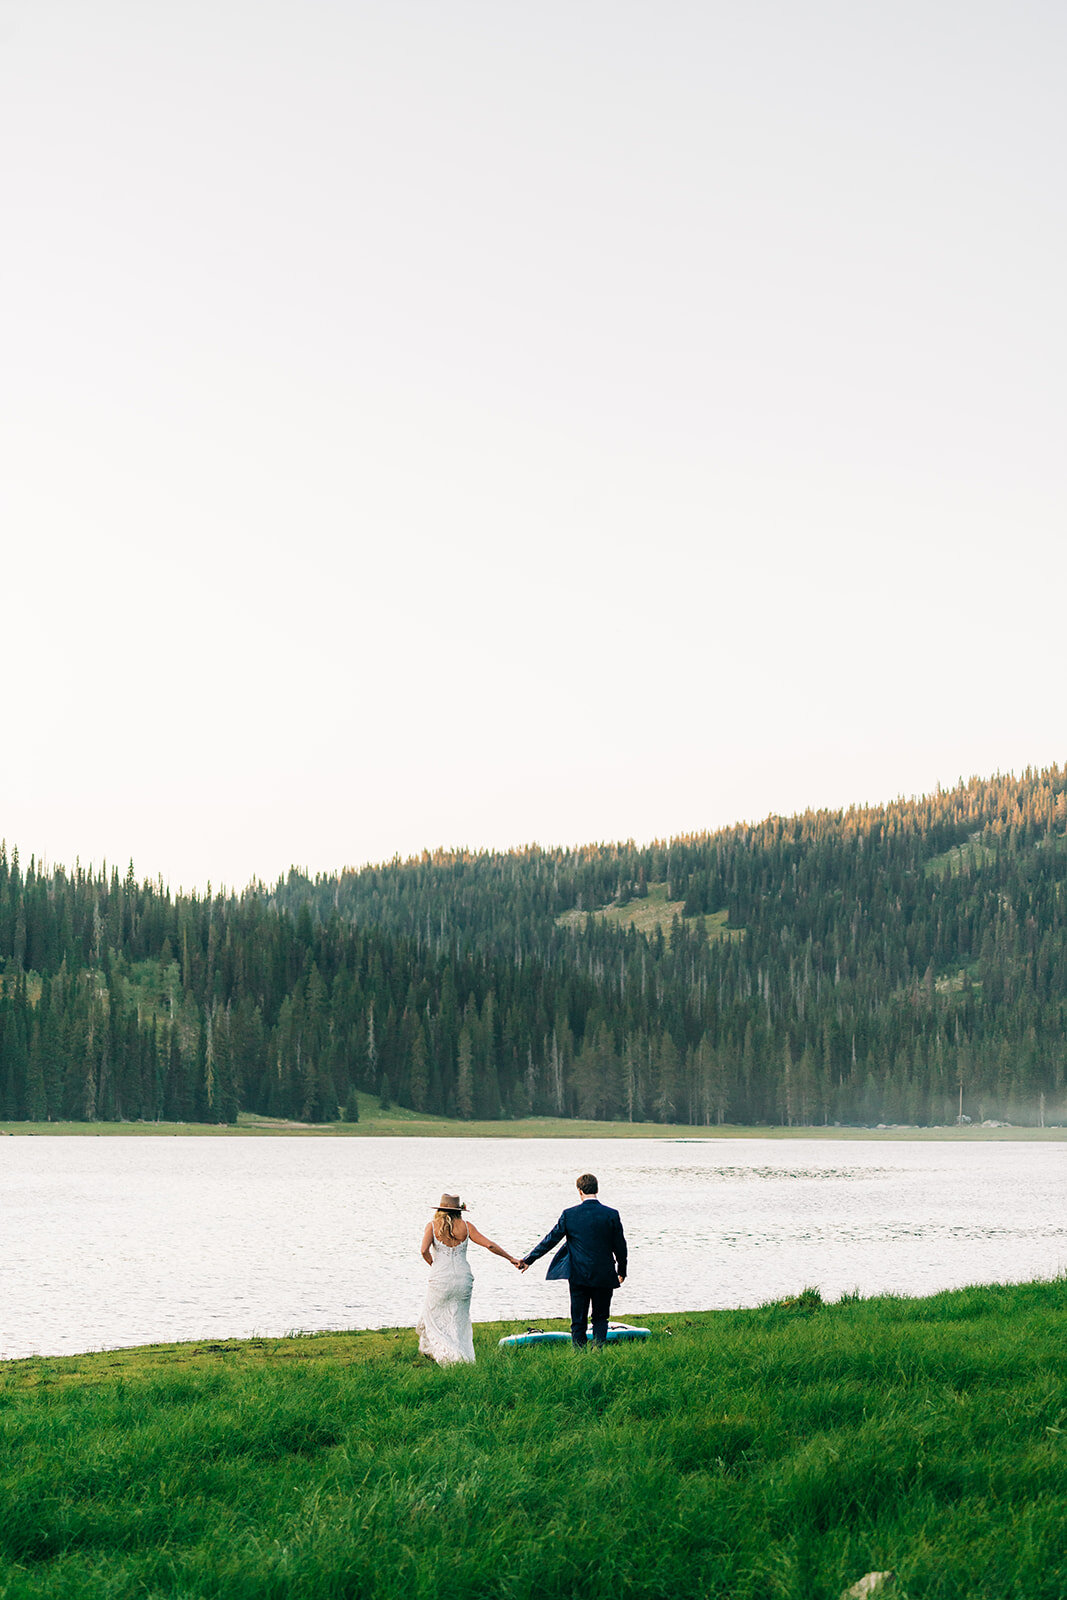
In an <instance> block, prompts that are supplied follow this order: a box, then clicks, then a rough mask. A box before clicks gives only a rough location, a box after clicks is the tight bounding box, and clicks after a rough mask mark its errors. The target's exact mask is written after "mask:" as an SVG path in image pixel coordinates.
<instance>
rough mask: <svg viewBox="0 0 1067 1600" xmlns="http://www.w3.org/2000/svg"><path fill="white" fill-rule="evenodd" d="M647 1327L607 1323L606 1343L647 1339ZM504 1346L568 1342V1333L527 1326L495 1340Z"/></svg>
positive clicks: (623, 1323) (626, 1323)
mask: <svg viewBox="0 0 1067 1600" xmlns="http://www.w3.org/2000/svg"><path fill="white" fill-rule="evenodd" d="M648 1335H649V1330H648V1328H631V1326H630V1324H629V1323H628V1322H609V1323H608V1343H609V1344H623V1343H626V1342H628V1341H629V1340H631V1339H647V1338H648ZM497 1342H498V1344H500V1345H501V1346H504V1347H513V1346H517V1345H520V1344H570V1342H571V1336H570V1334H569V1333H543V1332H542V1331H541V1329H540V1328H527V1330H526V1332H525V1333H509V1334H507V1335H506V1336H505V1337H504V1338H503V1339H500V1340H498V1341H497Z"/></svg>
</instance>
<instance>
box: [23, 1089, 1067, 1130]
mask: <svg viewBox="0 0 1067 1600" xmlns="http://www.w3.org/2000/svg"><path fill="white" fill-rule="evenodd" d="M359 1101H360V1113H359V1121H358V1122H327V1123H309V1122H290V1121H287V1120H286V1119H284V1118H281V1117H259V1116H255V1115H254V1114H253V1113H252V1112H247V1111H242V1112H241V1113H240V1115H239V1116H238V1118H237V1123H236V1126H232V1127H231V1126H227V1125H226V1124H223V1123H205V1122H0V1136H3V1135H5V1134H15V1135H22V1136H24V1137H30V1136H33V1137H36V1136H40V1135H42V1134H48V1135H50V1136H55V1135H56V1134H72V1135H80V1136H82V1137H88V1138H92V1137H94V1136H95V1137H105V1138H133V1137H139V1136H144V1137H148V1138H152V1137H155V1138H174V1137H175V1136H176V1135H179V1134H180V1135H182V1136H188V1137H194V1138H207V1139H211V1138H259V1137H266V1138H271V1137H278V1136H281V1135H284V1136H289V1137H292V1136H297V1137H300V1138H311V1139H331V1138H341V1139H366V1138H379V1139H381V1138H421V1139H925V1140H930V1139H953V1140H960V1139H962V1140H968V1141H971V1142H974V1141H975V1140H984V1139H993V1140H998V1139H1000V1140H1003V1139H1036V1140H1050V1139H1067V1128H1062V1127H1056V1128H1011V1127H1004V1128H983V1127H981V1126H971V1127H966V1128H955V1127H951V1128H905V1127H892V1128H848V1127H841V1128H827V1127H822V1126H819V1127H812V1128H775V1127H746V1128H742V1127H737V1126H735V1125H733V1124H730V1123H726V1124H724V1125H723V1126H722V1127H721V1128H719V1127H711V1128H705V1127H700V1126H697V1127H694V1126H692V1125H691V1124H689V1123H684V1122H679V1123H666V1122H592V1121H579V1120H578V1119H576V1118H575V1119H573V1120H572V1119H570V1118H567V1117H518V1118H512V1119H510V1120H508V1121H505V1122H461V1121H459V1120H458V1118H455V1117H431V1116H424V1115H422V1114H420V1113H419V1112H417V1111H406V1110H404V1108H403V1107H401V1106H393V1107H391V1108H390V1109H389V1110H388V1111H383V1110H382V1109H381V1108H380V1106H379V1104H378V1101H377V1098H376V1097H375V1096H374V1095H369V1094H361V1095H360V1097H359Z"/></svg>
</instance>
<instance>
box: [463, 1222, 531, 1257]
mask: <svg viewBox="0 0 1067 1600" xmlns="http://www.w3.org/2000/svg"><path fill="white" fill-rule="evenodd" d="M467 1232H468V1233H469V1234H470V1236H471V1238H472V1239H473V1240H474V1242H475V1244H480V1245H481V1246H482V1249H483V1250H489V1251H491V1252H492V1254H493V1255H494V1256H503V1258H504V1260H505V1261H510V1262H511V1265H512V1266H513V1267H517V1266H518V1264H519V1263H518V1262H517V1261H516V1259H515V1257H514V1256H509V1255H508V1253H507V1251H506V1250H501V1248H500V1246H499V1245H498V1244H494V1243H493V1241H492V1239H487V1238H486V1237H485V1234H484V1233H479V1232H478V1229H477V1228H476V1227H475V1226H474V1223H473V1222H468V1223H467Z"/></svg>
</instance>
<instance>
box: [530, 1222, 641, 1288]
mask: <svg viewBox="0 0 1067 1600" xmlns="http://www.w3.org/2000/svg"><path fill="white" fill-rule="evenodd" d="M561 1239H564V1240H565V1241H566V1243H565V1244H564V1246H563V1249H562V1250H560V1251H558V1252H557V1253H556V1255H555V1256H554V1257H553V1258H552V1262H551V1264H550V1266H549V1269H548V1276H549V1277H550V1278H569V1279H570V1280H571V1282H572V1283H584V1284H588V1285H589V1286H590V1287H591V1288H593V1289H606V1288H608V1287H609V1286H610V1287H612V1288H614V1287H615V1286H616V1285H617V1284H618V1281H619V1279H620V1278H625V1276H626V1235H625V1234H624V1233H623V1231H622V1219H621V1217H620V1216H619V1213H618V1212H617V1211H613V1210H612V1209H611V1207H610V1206H602V1205H601V1204H600V1201H599V1200H580V1201H579V1202H578V1204H577V1205H576V1206H568V1207H567V1210H566V1211H565V1212H564V1213H563V1215H562V1216H561V1217H560V1219H559V1221H558V1222H557V1223H556V1226H555V1227H554V1228H553V1229H552V1230H551V1232H550V1233H546V1234H545V1236H544V1238H543V1239H542V1240H541V1243H540V1244H538V1245H535V1246H534V1248H533V1249H532V1250H530V1251H529V1252H528V1253H527V1254H526V1255H525V1256H524V1257H523V1260H524V1261H526V1262H527V1263H528V1264H529V1263H532V1262H534V1261H536V1260H537V1258H538V1257H539V1256H543V1255H544V1254H545V1252H546V1250H551V1248H552V1246H553V1245H554V1244H559V1242H560V1240H561Z"/></svg>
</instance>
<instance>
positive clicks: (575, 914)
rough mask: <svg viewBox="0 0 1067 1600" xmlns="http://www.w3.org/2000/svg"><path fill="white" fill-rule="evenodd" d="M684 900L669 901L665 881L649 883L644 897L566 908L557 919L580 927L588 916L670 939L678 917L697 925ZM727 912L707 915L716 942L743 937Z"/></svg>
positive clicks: (709, 931)
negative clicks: (580, 908) (729, 922)
mask: <svg viewBox="0 0 1067 1600" xmlns="http://www.w3.org/2000/svg"><path fill="white" fill-rule="evenodd" d="M684 911H685V901H684V900H668V899H667V885H666V884H665V883H650V884H649V886H648V894H647V895H646V896H645V897H644V898H643V899H641V900H627V901H625V902H624V903H623V904H621V905H609V906H601V907H600V908H599V909H598V910H589V911H564V912H562V913H561V914H560V915H559V916H558V917H557V918H556V925H557V927H560V928H581V927H584V926H585V921H586V918H587V917H593V918H595V920H596V921H597V922H608V923H610V924H611V925H612V927H616V928H636V929H637V931H638V933H644V934H647V935H648V936H649V937H651V936H652V935H653V934H654V933H655V932H656V930H657V929H659V930H660V931H661V932H662V933H663V936H664V938H666V939H669V938H670V932H671V923H672V922H673V921H674V919H675V917H678V918H679V919H680V920H681V921H682V922H684V923H686V924H687V926H689V927H694V926H695V925H696V923H697V921H698V920H699V919H698V918H697V917H685V916H683V915H682V913H683V912H684ZM726 923H727V913H726V912H725V911H713V912H711V913H710V914H709V915H708V916H706V917H705V918H704V925H705V927H706V929H707V934H708V938H709V939H710V940H711V941H712V943H715V942H716V941H718V940H720V939H743V938H744V936H745V933H744V929H743V928H728V927H727V926H726Z"/></svg>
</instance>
